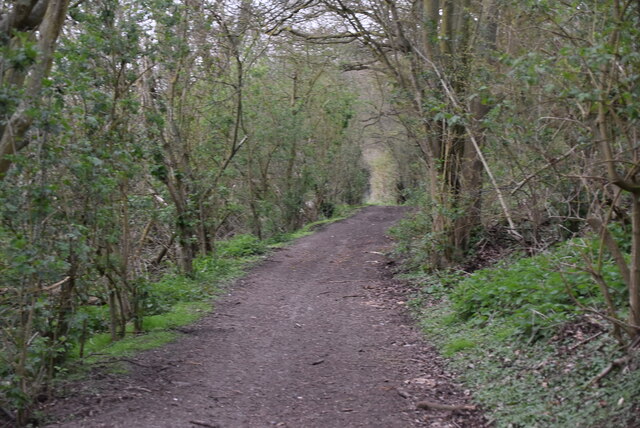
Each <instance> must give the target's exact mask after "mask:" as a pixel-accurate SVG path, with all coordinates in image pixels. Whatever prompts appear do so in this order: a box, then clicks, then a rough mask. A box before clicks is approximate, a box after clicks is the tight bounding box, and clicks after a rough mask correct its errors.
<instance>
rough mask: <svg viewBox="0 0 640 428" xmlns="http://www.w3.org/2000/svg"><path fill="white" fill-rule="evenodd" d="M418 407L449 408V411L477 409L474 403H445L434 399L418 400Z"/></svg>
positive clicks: (428, 408)
mask: <svg viewBox="0 0 640 428" xmlns="http://www.w3.org/2000/svg"><path fill="white" fill-rule="evenodd" d="M416 407H417V408H418V409H423V410H430V409H435V410H449V411H455V410H476V406H474V405H473V404H444V403H436V402H433V401H426V400H425V401H418V402H417V403H416Z"/></svg>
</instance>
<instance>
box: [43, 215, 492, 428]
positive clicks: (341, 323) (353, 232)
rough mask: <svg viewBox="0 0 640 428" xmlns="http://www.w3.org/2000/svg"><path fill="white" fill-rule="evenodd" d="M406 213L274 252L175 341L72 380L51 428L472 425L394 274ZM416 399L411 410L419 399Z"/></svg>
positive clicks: (352, 222)
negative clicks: (394, 237) (393, 257)
mask: <svg viewBox="0 0 640 428" xmlns="http://www.w3.org/2000/svg"><path fill="white" fill-rule="evenodd" d="M405 212H406V210H405V209H404V208H400V207H368V208H365V209H363V210H362V211H360V212H359V213H358V214H357V215H356V216H354V217H352V218H350V219H347V220H344V221H341V222H338V223H334V224H331V225H329V226H327V227H326V228H324V229H323V230H321V231H319V232H317V233H316V234H314V235H312V236H308V237H305V238H302V239H300V240H298V241H296V242H295V243H294V244H293V245H291V246H289V247H287V248H285V249H282V250H279V251H277V252H275V253H273V254H272V255H271V256H270V257H268V258H267V259H266V260H265V261H264V262H263V263H261V264H260V265H259V266H258V267H256V268H255V269H253V271H252V272H251V273H250V274H249V275H248V276H246V277H245V278H244V279H242V280H240V281H238V282H237V283H236V284H235V285H233V286H232V287H230V289H229V291H228V292H227V294H226V295H225V296H224V297H223V298H221V299H220V300H219V301H218V302H217V303H216V309H215V312H214V313H213V314H212V315H210V316H208V317H206V318H204V319H202V320H201V321H200V322H198V323H196V324H194V325H192V326H190V327H188V328H183V329H180V330H181V331H182V332H183V333H184V336H183V337H181V338H180V339H179V340H177V341H176V342H174V343H171V344H169V345H167V346H165V347H163V348H161V349H157V350H153V351H148V352H145V353H142V354H139V355H138V356H137V357H135V359H129V360H128V363H127V364H128V365H129V372H128V373H127V374H126V375H115V374H109V373H108V372H106V371H99V372H96V373H94V376H93V377H92V378H91V379H89V380H85V381H83V382H81V383H79V382H77V383H73V384H70V385H67V386H66V388H65V390H66V393H65V395H63V396H62V397H59V398H57V399H56V400H54V401H52V402H49V403H47V404H46V406H45V407H44V408H43V411H44V412H45V414H46V415H47V416H48V417H49V418H50V419H49V421H50V423H51V425H50V426H51V427H144V428H148V427H222V428H232V427H251V428H253V427H289V428H298V427H300V428H307V427H309V428H311V427H318V428H320V427H322V428H332V427H336V428H343V427H384V428H387V427H389V428H391V427H425V426H428V427H481V426H485V422H484V419H483V417H482V415H481V414H480V413H479V412H478V411H468V410H432V409H426V410H423V409H419V408H417V406H416V403H418V402H420V401H423V400H429V401H432V402H438V403H444V404H467V405H469V404H471V403H470V397H469V395H470V393H469V391H463V390H462V389H461V388H460V386H459V385H457V384H456V383H455V380H454V377H453V376H452V375H451V374H449V373H447V372H446V370H445V369H444V368H443V361H442V359H441V358H440V357H439V356H438V355H437V353H436V352H435V351H434V350H433V349H432V348H431V347H430V346H429V345H428V344H426V343H425V342H424V341H423V339H422V336H421V334H420V332H419V330H418V329H417V328H416V327H415V326H414V325H413V324H412V321H411V319H410V318H409V317H408V314H407V309H406V307H405V306H406V305H405V303H406V299H407V298H408V297H407V293H408V292H409V291H410V290H406V287H405V286H403V285H402V284H400V283H396V282H394V281H393V280H391V279H389V275H388V274H385V272H387V271H388V267H389V263H390V262H388V260H387V259H386V258H385V256H384V253H386V252H388V251H389V250H390V249H391V246H392V242H391V241H390V239H389V238H388V237H386V236H385V231H386V230H387V229H388V228H389V227H390V226H391V225H392V224H393V223H394V222H396V221H397V220H398V219H399V218H401V217H402V215H403V214H404V213H405ZM418 407H420V406H418Z"/></svg>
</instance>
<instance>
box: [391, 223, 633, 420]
mask: <svg viewBox="0 0 640 428" xmlns="http://www.w3.org/2000/svg"><path fill="white" fill-rule="evenodd" d="M415 227H420V224H419V222H417V223H416V222H415V221H414V220H407V221H405V222H404V223H403V224H401V225H400V226H399V227H396V229H395V230H394V234H395V235H396V236H397V237H400V238H404V239H402V241H401V245H399V247H398V249H399V250H400V251H401V252H403V254H404V255H405V256H407V260H408V261H409V262H410V263H409V264H408V265H406V266H408V267H410V268H411V269H410V270H409V271H406V272H405V273H403V274H401V275H400V276H401V277H402V278H403V279H404V280H406V281H408V282H409V283H410V284H412V286H413V287H415V289H416V295H415V298H414V299H413V300H412V303H411V307H412V309H413V313H414V314H415V316H416V318H417V319H418V320H419V323H420V325H421V326H422V328H423V330H424V332H425V334H426V336H427V337H428V338H429V340H430V341H432V342H433V343H434V344H435V345H436V346H437V347H438V348H439V350H440V351H441V353H442V354H443V355H444V356H446V357H447V358H448V359H449V361H450V368H451V369H452V370H453V371H455V372H457V373H459V374H460V377H461V380H462V381H463V382H464V383H465V385H466V387H468V388H470V389H471V390H473V391H474V399H475V400H476V401H477V402H478V403H479V404H480V405H481V406H482V409H483V410H484V411H485V413H486V415H487V417H488V418H489V419H491V420H493V421H494V422H495V426H497V427H612V426H619V427H625V426H633V421H634V420H637V415H638V407H637V406H638V399H639V398H640V370H634V369H636V368H637V367H635V366H634V364H636V365H637V358H635V359H632V361H631V363H628V364H627V363H625V364H623V365H621V367H613V369H612V370H611V371H610V372H609V373H608V374H607V375H606V376H601V374H602V373H603V370H605V369H607V368H609V367H611V364H612V362H613V361H615V360H616V359H619V358H621V357H624V356H625V355H628V354H627V353H626V352H625V351H624V350H623V347H622V346H621V345H620V343H619V341H618V340H616V338H615V334H614V331H613V328H612V325H611V324H610V323H608V322H606V321H605V320H604V319H603V317H602V316H601V314H604V313H606V305H605V302H604V299H603V297H602V293H601V292H600V289H599V287H598V285H597V284H596V283H595V282H594V280H593V278H592V277H591V276H590V274H588V273H586V271H588V270H589V269H590V266H591V265H592V263H591V261H592V260H593V259H594V258H596V257H598V255H599V254H600V252H599V246H598V244H597V241H596V240H594V239H590V238H576V239H573V240H569V241H566V242H564V243H561V244H558V245H556V246H554V247H552V248H551V249H549V250H547V251H544V252H541V253H539V254H536V255H534V256H525V255H523V254H518V253H513V254H511V255H510V256H509V257H507V258H506V259H503V260H502V261H501V262H498V263H497V264H495V265H493V266H491V267H488V268H484V269H480V270H477V271H475V272H473V273H471V274H468V273H465V272H462V271H456V270H453V269H452V270H449V271H440V272H431V273H427V272H426V271H425V270H424V269H423V270H421V269H419V267H418V266H417V265H416V264H415V263H411V261H412V260H417V259H418V257H417V256H416V252H419V248H420V245H419V244H416V243H413V244H411V243H408V242H407V237H408V236H410V235H411V232H410V231H411V230H412V228H415ZM414 236H415V235H414ZM599 262H600V266H601V269H600V271H599V272H600V274H601V275H602V278H604V282H605V283H606V284H607V286H608V290H609V292H610V294H611V297H612V299H613V301H614V303H615V304H616V305H617V306H619V307H623V301H624V300H625V299H626V298H627V296H626V293H625V287H624V283H623V281H622V279H621V278H620V274H619V272H618V270H617V268H616V266H615V264H614V263H613V261H612V260H611V259H610V258H608V257H607V256H606V254H605V255H600V258H599ZM618 304H619V305H618ZM619 315H621V316H624V315H625V314H619ZM633 361H636V363H634V362H633Z"/></svg>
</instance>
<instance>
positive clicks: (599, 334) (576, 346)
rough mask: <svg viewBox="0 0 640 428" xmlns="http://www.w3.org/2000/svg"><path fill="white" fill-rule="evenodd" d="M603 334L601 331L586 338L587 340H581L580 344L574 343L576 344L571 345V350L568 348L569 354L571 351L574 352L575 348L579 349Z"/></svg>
mask: <svg viewBox="0 0 640 428" xmlns="http://www.w3.org/2000/svg"><path fill="white" fill-rule="evenodd" d="M603 333H604V331H601V332H599V333H596V334H594V335H593V336H591V337H588V338H586V339H584V340H581V341H580V342H578V343H576V344H575V345H573V346H572V347H571V348H569V352H571V351H575V350H576V349H577V348H579V347H581V346H582V345H585V344H587V343H589V342H591V341H592V340H593V339H595V338H597V337H600V336H602V334H603Z"/></svg>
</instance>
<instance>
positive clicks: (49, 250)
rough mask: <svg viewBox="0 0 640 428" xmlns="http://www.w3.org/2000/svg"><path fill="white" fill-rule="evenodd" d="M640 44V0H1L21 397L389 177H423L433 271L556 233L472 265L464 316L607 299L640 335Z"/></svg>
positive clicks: (2, 115)
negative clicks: (238, 260) (506, 261)
mask: <svg viewBox="0 0 640 428" xmlns="http://www.w3.org/2000/svg"><path fill="white" fill-rule="evenodd" d="M638 52H640V7H638V3H637V1H633V0H604V1H600V0H598V1H596V0H588V1H573V0H569V1H556V0H526V1H514V0H415V1H413V0H399V1H388V0H348V1H346V0H310V1H306V0H305V1H295V0H294V1H285V2H269V1H258V0H253V1H252V0H238V1H229V2H226V1H208V0H184V1H175V0H143V1H133V0H96V1H91V2H85V1H75V2H70V1H69V0H16V1H9V2H2V4H1V5H0V53H1V57H0V84H1V86H0V271H1V272H2V275H0V316H1V319H2V321H1V323H2V324H1V330H2V333H1V340H2V348H1V352H0V355H1V358H2V360H1V361H0V370H1V371H2V378H3V381H2V383H1V384H0V408H2V409H5V410H6V413H7V414H10V415H11V416H12V417H15V419H16V421H17V422H18V423H25V422H26V421H27V420H28V417H29V410H30V407H31V404H32V402H33V398H34V397H36V396H38V395H39V394H42V393H43V392H44V393H46V392H47V389H48V387H49V385H50V384H51V380H52V379H53V377H54V375H55V373H57V372H58V371H59V370H60V369H61V367H63V363H64V362H65V360H66V359H67V357H68V355H70V354H71V353H72V352H75V351H74V349H76V347H77V345H78V344H79V343H84V341H85V338H86V337H85V336H86V335H87V332H89V331H91V332H98V331H106V332H107V333H108V336H109V340H111V341H116V340H119V339H122V338H123V337H124V336H126V335H127V334H128V333H129V332H139V331H142V330H145V329H146V327H145V322H147V323H148V319H149V317H152V316H156V315H158V314H159V313H160V312H162V311H167V310H172V309H170V307H171V306H172V305H173V304H174V303H177V302H184V301H188V300H192V299H197V298H200V297H203V296H206V295H208V290H206V287H204V289H202V287H201V285H202V284H200V283H198V282H197V281H198V275H199V274H200V272H202V271H203V270H204V271H208V272H219V273H220V274H223V273H224V272H226V271H227V270H228V269H231V270H233V269H232V267H229V266H228V264H229V263H231V262H230V261H229V260H231V259H233V258H234V257H244V256H248V255H251V254H258V253H260V252H261V251H263V250H264V242H262V241H263V240H268V239H271V238H277V237H279V236H283V235H284V234H286V233H288V232H291V231H293V230H296V229H297V228H299V227H301V226H302V225H303V224H305V223H307V222H310V221H315V220H317V219H319V218H323V217H325V218H326V217H331V215H332V214H334V211H335V210H336V208H337V207H338V206H339V205H340V204H354V203H359V202H361V200H362V198H363V196H364V195H365V193H366V192H367V186H368V185H369V187H370V189H368V190H369V191H370V192H369V194H370V195H382V196H376V197H379V198H380V199H384V200H387V201H388V200H390V199H393V198H394V197H396V198H397V199H398V200H404V199H406V198H413V199H414V200H419V201H420V202H419V203H418V204H417V205H418V206H419V213H418V214H417V216H416V217H415V219H414V220H413V224H412V227H411V228H408V229H405V230H404V231H401V232H399V234H400V235H403V236H404V238H406V239H405V240H404V241H403V245H404V247H405V249H407V250H408V251H409V253H410V255H411V261H412V264H413V266H414V267H417V268H419V269H421V270H424V271H429V270H434V269H435V270H437V269H448V268H451V267H453V266H460V264H461V263H462V266H463V267H468V268H469V269H470V270H471V269H476V268H478V267H482V266H484V265H486V264H487V260H489V261H493V259H494V258H497V257H498V256H499V255H500V254H501V249H502V248H505V247H508V248H516V249H517V251H521V252H524V253H526V254H527V255H535V257H534V258H532V259H529V260H525V261H520V262H517V263H514V266H513V267H514V270H513V271H509V272H503V273H500V274H496V273H495V272H493V271H480V272H478V273H477V274H476V275H475V276H474V277H471V278H468V279H466V280H465V281H462V282H461V284H464V285H463V286H461V287H459V288H457V289H456V291H455V292H454V293H452V294H451V296H450V298H451V299H452V302H453V307H454V308H455V310H456V311H457V312H456V314H457V315H458V316H459V317H461V318H462V319H463V320H467V321H468V322H475V323H480V324H481V325H482V326H484V324H482V323H485V322H488V321H490V320H492V319H494V317H496V316H503V315H504V316H507V315H508V318H509V322H510V323H512V324H513V325H512V326H511V327H515V328H517V329H518V330H520V331H521V332H522V333H523V334H525V335H530V336H531V337H533V338H537V337H538V336H545V335H546V334H547V333H548V334H551V333H549V332H548V331H547V330H546V329H545V328H544V327H540V326H539V325H538V321H539V320H540V319H544V320H547V319H550V320H553V322H554V323H562V322H564V321H566V320H570V319H571V317H572V316H573V315H575V314H576V313H578V312H579V311H580V313H590V314H592V315H594V316H597V317H598V319H603V320H606V321H607V322H608V323H610V325H611V332H612V337H614V338H615V340H616V341H617V342H618V343H619V345H620V346H621V347H622V348H623V349H624V350H625V352H629V353H630V354H629V355H631V353H632V352H633V349H635V348H636V347H637V345H638V341H639V340H640V339H639V338H640V168H639V167H638V166H639V165H640V148H639V146H638V144H637V142H638V132H639V129H640V122H639V121H640V104H639V102H640V101H639V100H640V71H639V70H640V54H638ZM363 151H364V152H365V156H363V153H362V152H363ZM363 159H365V160H367V159H368V164H369V165H368V168H369V171H370V172H371V174H372V177H371V179H370V180H369V177H368V176H367V171H366V170H365V168H364V167H363V165H364V162H363ZM368 183H369V184H368ZM390 189H391V191H390ZM587 230H591V231H592V232H593V233H595V236H594V237H591V238H589V241H584V242H583V245H582V248H580V249H576V248H575V246H574V247H571V246H566V247H563V248H564V250H562V251H565V256H566V257H565V258H564V261H562V262H561V263H560V265H561V268H558V267H557V265H556V262H555V261H552V260H550V259H549V258H548V257H547V256H546V255H544V254H541V255H536V254H538V253H540V252H543V251H544V250H546V249H548V248H550V247H551V246H553V245H555V244H556V243H558V242H562V241H566V240H567V239H570V238H574V237H576V236H586V233H587ZM234 236H236V238H235V240H234V241H233V242H234V243H233V244H223V243H222V241H224V240H225V239H227V238H232V237H234ZM573 242H574V243H575V242H578V241H573ZM487 255H489V256H490V257H486V256H487ZM231 264H232V263H231ZM533 266H535V267H536V269H533V268H532V267H533ZM165 275H170V276H165ZM171 275H175V276H173V277H172V276H171ZM522 278H526V279H527V281H526V282H525V283H523V282H522V281H521V279H522ZM193 281H196V282H193ZM150 284H156V286H157V288H155V289H154V288H153V287H152V286H151V285H150ZM158 284H160V285H158ZM176 284H177V285H176ZM194 284H198V285H197V286H194ZM178 285H179V286H178ZM539 292H543V295H542V294H539ZM537 296H538V297H541V298H540V299H538V297H537ZM501 311H502V312H501ZM536 313H537V315H536ZM532 314H534V315H532ZM540 314H543V315H540ZM145 319H146V320H147V321H145ZM147 325H148V324H147ZM461 343H462V345H461V346H462V348H464V347H465V346H466V345H465V344H464V343H463V342H461ZM81 353H82V352H81ZM14 413H15V415H14Z"/></svg>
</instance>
